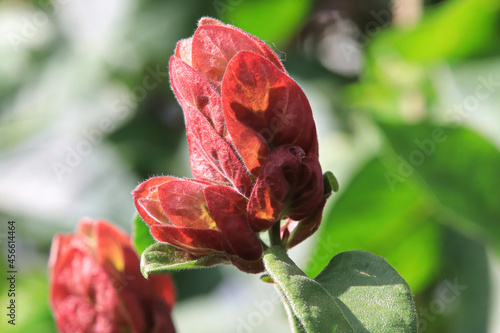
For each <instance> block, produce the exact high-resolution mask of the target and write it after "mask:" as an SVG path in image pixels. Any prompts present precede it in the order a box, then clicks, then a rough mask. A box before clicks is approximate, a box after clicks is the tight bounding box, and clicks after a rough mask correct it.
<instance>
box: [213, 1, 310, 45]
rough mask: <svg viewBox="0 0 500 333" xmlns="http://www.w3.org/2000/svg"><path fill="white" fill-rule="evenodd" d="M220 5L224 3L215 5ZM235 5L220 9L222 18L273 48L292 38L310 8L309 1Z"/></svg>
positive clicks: (241, 2) (242, 2)
mask: <svg viewBox="0 0 500 333" xmlns="http://www.w3.org/2000/svg"><path fill="white" fill-rule="evenodd" d="M218 2H223V1H215V3H214V5H215V6H216V4H217V3H218ZM229 2H231V1H229ZM232 3H234V6H230V5H229V6H228V5H226V6H225V7H223V8H221V10H219V17H220V18H221V19H222V20H223V21H225V22H227V23H230V24H234V25H236V26H238V27H240V28H242V29H243V30H245V31H248V32H249V33H251V34H253V35H256V36H258V37H259V38H261V39H263V40H264V41H268V42H271V43H270V44H271V45H272V44H273V43H278V45H279V44H280V42H281V43H283V42H285V41H287V40H288V39H289V38H290V37H292V35H293V33H294V32H296V29H297V28H298V27H299V26H300V25H301V23H302V21H303V20H304V19H305V18H306V15H307V13H308V11H309V8H310V7H311V1H310V0H278V1H266V0H254V1H244V0H240V1H232ZM276 13H280V14H279V15H276ZM263 22H265V24H264V23H263Z"/></svg>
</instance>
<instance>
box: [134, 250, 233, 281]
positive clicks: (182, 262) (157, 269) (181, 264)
mask: <svg viewBox="0 0 500 333" xmlns="http://www.w3.org/2000/svg"><path fill="white" fill-rule="evenodd" d="M226 263H228V260H227V258H226V257H225V256H221V255H217V254H210V255H205V256H194V255H191V254H189V253H187V252H186V251H183V250H180V249H178V248H176V247H173V246H171V245H168V244H164V243H155V244H153V245H151V246H149V247H148V248H147V249H146V250H144V252H143V253H142V256H141V272H142V275H144V277H146V278H147V277H148V275H149V274H151V273H168V272H175V271H180V270H184V269H194V268H203V267H210V266H215V265H220V264H226Z"/></svg>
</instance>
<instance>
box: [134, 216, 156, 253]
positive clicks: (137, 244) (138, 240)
mask: <svg viewBox="0 0 500 333" xmlns="http://www.w3.org/2000/svg"><path fill="white" fill-rule="evenodd" d="M154 243H156V240H155V239H154V238H153V236H151V233H150V231H149V226H148V225H147V224H146V222H144V221H143V220H142V218H141V217H140V216H139V214H137V213H135V215H134V218H133V219H132V246H133V247H134V249H135V252H137V255H138V256H139V257H140V256H141V255H142V252H144V250H145V249H146V248H147V247H148V246H150V245H151V244H154Z"/></svg>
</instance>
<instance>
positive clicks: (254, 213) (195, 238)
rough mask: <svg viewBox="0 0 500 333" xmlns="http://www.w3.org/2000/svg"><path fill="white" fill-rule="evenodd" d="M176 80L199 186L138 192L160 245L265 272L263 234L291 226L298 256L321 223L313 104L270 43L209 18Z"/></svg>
mask: <svg viewBox="0 0 500 333" xmlns="http://www.w3.org/2000/svg"><path fill="white" fill-rule="evenodd" d="M170 81H171V85H172V89H173V90H174V93H175V95H176V97H177V99H178V101H179V104H180V105H181V106H182V109H183V110H184V118H185V121H186V131H187V138H188V144H189V151H190V163H191V170H192V173H193V176H194V179H177V178H172V177H156V178H152V179H149V180H147V181H145V182H144V183H142V184H141V185H139V186H138V187H137V189H136V190H135V191H134V192H133V196H134V202H135V205H136V208H137V210H138V212H139V214H140V215H141V217H142V218H143V219H144V221H146V223H147V224H148V225H149V226H150V229H151V232H152V235H153V236H154V237H155V238H156V239H157V240H158V241H160V242H165V243H169V244H171V245H173V246H175V247H177V248H180V249H183V250H185V251H188V252H190V253H192V254H194V255H199V256H203V255H208V254H211V253H217V254H218V255H221V254H222V255H225V256H226V257H227V259H228V260H230V261H231V262H232V263H233V264H235V265H236V266H237V267H238V268H240V269H241V270H243V271H246V272H251V273H256V272H260V271H262V270H263V266H262V262H261V256H262V245H261V244H262V243H261V241H260V238H259V232H261V231H265V230H267V229H270V228H271V227H272V226H273V225H274V224H275V223H280V221H281V219H286V220H287V223H286V226H284V228H285V229H286V230H285V229H284V230H285V231H286V232H285V231H284V232H283V237H284V239H283V240H284V241H285V240H286V244H285V245H286V246H287V247H289V246H293V245H295V244H297V243H298V242H300V241H302V240H303V239H305V238H307V237H308V236H309V235H310V234H311V233H313V232H314V231H315V230H316V229H317V226H318V225H319V222H320V220H321V212H322V209H323V206H324V200H325V199H324V198H323V178H322V173H321V167H320V165H319V162H318V140H317V135H316V127H315V124H314V120H313V117H312V111H311V107H310V106H309V102H308V101H307V98H306V96H305V94H304V92H303V91H302V89H301V88H300V87H299V86H298V85H297V83H295V81H293V80H292V79H291V78H290V77H289V76H288V74H287V73H286V71H285V69H284V67H283V64H282V63H281V61H280V60H279V58H278V57H277V56H276V54H275V53H274V52H273V51H272V50H271V49H270V48H269V47H268V46H267V45H266V44H265V43H264V42H262V41H260V40H259V39H257V38H256V37H254V36H251V35H249V34H247V33H246V32H244V31H242V30H241V29H238V28H236V27H233V26H230V25H225V24H223V23H221V22H219V21H217V20H214V19H210V18H202V19H201V20H200V21H199V22H198V29H197V30H196V32H195V33H194V35H193V37H191V38H189V39H184V40H181V41H179V43H178V44H177V48H176V50H175V54H174V56H172V57H171V59H170ZM313 216H314V218H312V217H313ZM302 221H304V222H307V225H305V226H304V227H300V226H301V223H302ZM295 229H296V230H297V231H300V232H294V230H295ZM295 237H296V238H295ZM294 238H295V239H294Z"/></svg>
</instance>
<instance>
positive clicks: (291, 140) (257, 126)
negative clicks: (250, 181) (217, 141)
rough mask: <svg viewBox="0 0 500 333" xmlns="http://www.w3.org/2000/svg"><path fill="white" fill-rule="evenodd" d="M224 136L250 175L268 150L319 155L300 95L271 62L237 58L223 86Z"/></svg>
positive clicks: (248, 56) (245, 55)
mask: <svg viewBox="0 0 500 333" xmlns="http://www.w3.org/2000/svg"><path fill="white" fill-rule="evenodd" d="M221 94H222V105H223V109H224V116H225V120H226V125H227V130H228V132H229V134H230V136H231V138H232V140H233V143H234V145H235V147H236V150H237V151H238V152H239V154H240V155H241V157H242V158H243V161H244V163H245V166H246V167H247V168H248V169H249V170H250V172H251V173H252V174H254V175H258V173H259V170H260V168H261V166H262V164H263V162H264V160H265V159H266V157H267V154H268V152H269V148H270V149H271V150H272V149H274V148H275V147H278V146H280V145H284V144H293V145H295V146H299V147H301V148H302V149H303V150H304V151H305V152H306V154H308V153H311V154H314V155H317V154H318V140H317V135H316V127H315V125H314V119H313V117H312V111H311V107H310V106H309V102H308V101H307V98H306V96H305V94H304V92H303V91H302V89H301V88H300V87H299V86H298V85H297V84H296V83H295V82H294V81H293V80H292V79H291V78H290V77H289V76H288V75H286V74H285V73H283V72H282V71H281V70H279V69H278V68H276V66H274V65H273V64H272V63H271V62H270V61H269V60H267V59H265V58H263V57H261V56H259V55H257V54H254V53H251V52H240V53H238V54H237V55H236V56H235V57H234V58H233V59H232V60H231V62H230V63H229V65H228V68H227V70H226V74H225V76H224V79H223V82H222V90H221Z"/></svg>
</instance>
